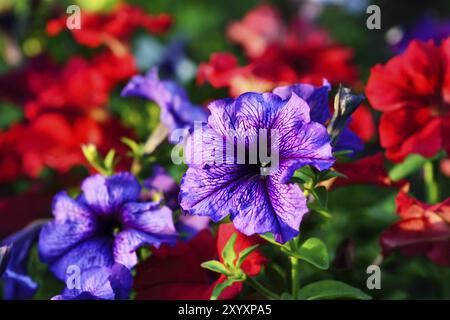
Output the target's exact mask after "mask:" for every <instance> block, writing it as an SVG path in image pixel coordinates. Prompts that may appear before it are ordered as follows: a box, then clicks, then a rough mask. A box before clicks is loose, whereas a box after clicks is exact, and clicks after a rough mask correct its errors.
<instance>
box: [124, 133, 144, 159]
mask: <svg viewBox="0 0 450 320" xmlns="http://www.w3.org/2000/svg"><path fill="white" fill-rule="evenodd" d="M120 141H122V143H123V144H125V145H127V146H128V148H130V150H131V152H132V154H133V156H135V157H137V156H142V155H143V154H144V150H143V149H144V146H143V145H141V144H139V143H137V142H136V141H134V140H132V139H130V138H127V137H122V138H121V139H120Z"/></svg>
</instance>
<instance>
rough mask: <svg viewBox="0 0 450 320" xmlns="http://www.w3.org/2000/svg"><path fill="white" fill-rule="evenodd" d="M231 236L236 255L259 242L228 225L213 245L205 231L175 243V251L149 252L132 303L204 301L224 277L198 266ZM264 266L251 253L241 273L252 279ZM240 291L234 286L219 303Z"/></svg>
mask: <svg viewBox="0 0 450 320" xmlns="http://www.w3.org/2000/svg"><path fill="white" fill-rule="evenodd" d="M235 232H236V233H237V235H238V236H237V239H236V244H235V247H234V249H235V251H236V253H237V254H239V252H241V251H242V250H243V249H245V248H248V247H250V246H252V245H254V244H256V243H258V242H259V238H258V237H247V236H245V235H243V234H241V233H239V232H238V231H236V229H234V226H233V224H232V223H228V224H221V225H220V226H219V229H218V231H217V239H216V241H214V238H213V236H212V235H211V232H210V231H209V230H203V231H201V232H200V233H199V234H197V236H195V238H193V239H192V240H190V241H189V242H181V241H179V242H178V243H177V245H176V246H175V247H170V246H167V245H163V246H161V248H159V249H153V250H152V252H153V254H152V256H151V257H150V258H149V259H148V260H146V261H144V262H142V263H140V264H138V266H137V274H136V278H135V282H134V289H135V290H136V299H138V300H142V299H146V300H148V299H164V300H167V299H169V300H182V299H194V300H208V299H209V298H210V296H211V294H212V291H213V289H214V287H215V286H216V285H217V284H218V283H220V282H223V281H224V280H225V276H219V277H217V274H212V273H211V272H210V271H208V270H206V269H204V268H202V267H201V266H200V264H201V263H202V262H205V261H208V260H212V259H217V257H220V256H221V255H220V253H221V252H222V249H223V247H224V245H225V244H226V243H227V242H228V240H229V238H230V237H231V235H232V234H233V233H235ZM220 259H221V258H220ZM265 263H266V259H265V258H264V257H263V256H262V255H261V254H260V253H259V252H258V251H254V252H252V253H251V254H250V255H249V256H248V257H247V258H246V260H245V261H244V263H243V264H242V269H243V271H244V272H245V273H246V274H247V275H249V276H255V275H257V274H258V273H259V272H260V271H261V267H262V265H264V264H265ZM241 290H242V283H241V282H239V283H235V284H233V285H232V286H230V287H228V288H227V289H225V290H224V291H223V292H222V294H221V295H220V299H231V298H233V297H235V296H236V295H238V294H239V292H240V291H241Z"/></svg>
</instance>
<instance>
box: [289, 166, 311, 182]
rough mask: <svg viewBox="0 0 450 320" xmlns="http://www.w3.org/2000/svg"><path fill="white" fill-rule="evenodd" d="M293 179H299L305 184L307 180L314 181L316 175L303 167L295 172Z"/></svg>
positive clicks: (308, 168) (309, 168)
mask: <svg viewBox="0 0 450 320" xmlns="http://www.w3.org/2000/svg"><path fill="white" fill-rule="evenodd" d="M294 178H300V179H302V180H303V181H304V182H307V181H309V180H314V179H315V178H316V173H315V172H314V169H313V168H312V167H310V166H304V167H301V168H300V169H298V170H297V171H295V173H294Z"/></svg>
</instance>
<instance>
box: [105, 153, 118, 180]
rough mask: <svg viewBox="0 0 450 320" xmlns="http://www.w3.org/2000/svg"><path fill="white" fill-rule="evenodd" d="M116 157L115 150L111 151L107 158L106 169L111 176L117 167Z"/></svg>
mask: <svg viewBox="0 0 450 320" xmlns="http://www.w3.org/2000/svg"><path fill="white" fill-rule="evenodd" d="M115 156H116V151H115V150H114V149H111V150H109V152H108V153H107V154H106V157H105V161H104V164H105V169H107V170H108V171H109V172H110V173H111V174H112V173H113V172H114V167H115V165H116V164H115V159H114V158H115Z"/></svg>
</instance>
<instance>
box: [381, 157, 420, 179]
mask: <svg viewBox="0 0 450 320" xmlns="http://www.w3.org/2000/svg"><path fill="white" fill-rule="evenodd" d="M425 162H427V159H426V158H424V157H422V156H421V155H418V154H411V155H409V156H408V157H407V158H406V159H405V161H403V162H402V163H400V164H397V165H395V166H393V167H392V168H391V170H389V177H390V178H391V179H392V180H393V181H398V180H401V179H403V178H405V177H407V176H409V175H411V174H413V173H414V172H416V171H417V170H419V169H420V168H422V167H423V165H424V164H425Z"/></svg>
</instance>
